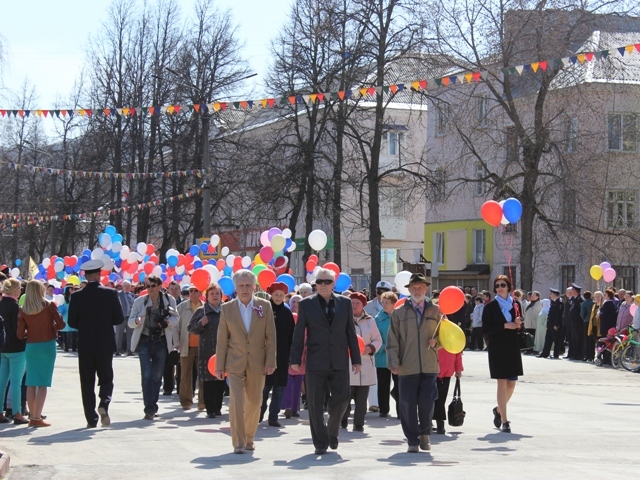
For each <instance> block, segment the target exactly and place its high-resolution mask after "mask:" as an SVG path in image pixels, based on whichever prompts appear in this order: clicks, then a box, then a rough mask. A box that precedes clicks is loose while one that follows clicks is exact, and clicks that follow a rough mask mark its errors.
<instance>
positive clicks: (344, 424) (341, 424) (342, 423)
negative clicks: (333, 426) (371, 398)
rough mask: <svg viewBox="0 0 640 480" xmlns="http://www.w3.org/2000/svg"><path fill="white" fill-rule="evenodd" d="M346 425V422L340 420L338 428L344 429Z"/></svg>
mask: <svg viewBox="0 0 640 480" xmlns="http://www.w3.org/2000/svg"><path fill="white" fill-rule="evenodd" d="M347 425H348V422H347V421H346V420H341V421H340V428H344V429H346V428H347Z"/></svg>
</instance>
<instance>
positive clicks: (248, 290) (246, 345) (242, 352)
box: [216, 270, 276, 453]
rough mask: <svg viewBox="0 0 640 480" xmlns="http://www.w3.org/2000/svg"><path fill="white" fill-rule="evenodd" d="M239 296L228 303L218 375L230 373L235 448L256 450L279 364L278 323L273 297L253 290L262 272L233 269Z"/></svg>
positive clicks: (237, 450)
mask: <svg viewBox="0 0 640 480" xmlns="http://www.w3.org/2000/svg"><path fill="white" fill-rule="evenodd" d="M233 283H234V285H235V288H236V292H237V298H236V299H235V300H232V301H231V302H229V303H225V304H224V305H222V311H221V312H220V326H219V327H218V345H217V351H216V377H218V378H219V379H220V380H222V379H224V374H225V372H226V373H227V377H228V378H229V421H230V423H231V440H232V442H233V451H234V453H244V452H245V450H255V444H254V442H253V438H254V436H255V434H256V430H257V429H258V420H259V418H260V405H262V390H263V388H264V380H265V375H271V374H272V373H273V372H274V371H275V369H276V327H275V323H274V321H273V311H272V310H271V303H270V302H269V301H268V300H263V299H261V298H258V297H256V296H254V295H253V288H254V286H255V283H256V276H255V275H254V274H253V273H252V272H251V271H250V270H238V271H237V272H236V273H234V274H233Z"/></svg>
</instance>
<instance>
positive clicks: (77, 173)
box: [0, 161, 206, 179]
mask: <svg viewBox="0 0 640 480" xmlns="http://www.w3.org/2000/svg"><path fill="white" fill-rule="evenodd" d="M0 165H8V166H9V168H12V169H14V170H27V171H29V172H31V173H48V174H49V175H66V176H69V177H77V178H122V179H148V178H178V177H186V176H189V175H195V176H197V177H199V178H201V177H202V176H203V175H204V174H205V173H206V171H205V170H204V169H199V170H178V171H175V172H145V173H132V172H128V173H116V172H85V171H81V170H65V169H62V168H50V167H36V166H34V165H24V164H20V163H13V162H2V161H0Z"/></svg>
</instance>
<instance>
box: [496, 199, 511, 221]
mask: <svg viewBox="0 0 640 480" xmlns="http://www.w3.org/2000/svg"><path fill="white" fill-rule="evenodd" d="M504 202H506V200H502V201H500V202H498V203H499V204H500V207H503V206H504ZM500 223H501V224H502V225H509V220H507V217H505V216H504V213H503V214H502V220H500Z"/></svg>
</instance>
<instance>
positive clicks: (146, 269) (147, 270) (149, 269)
mask: <svg viewBox="0 0 640 480" xmlns="http://www.w3.org/2000/svg"><path fill="white" fill-rule="evenodd" d="M154 267H155V265H154V264H153V263H151V262H147V263H146V264H145V265H144V273H146V274H147V275H151V272H153V268H154Z"/></svg>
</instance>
